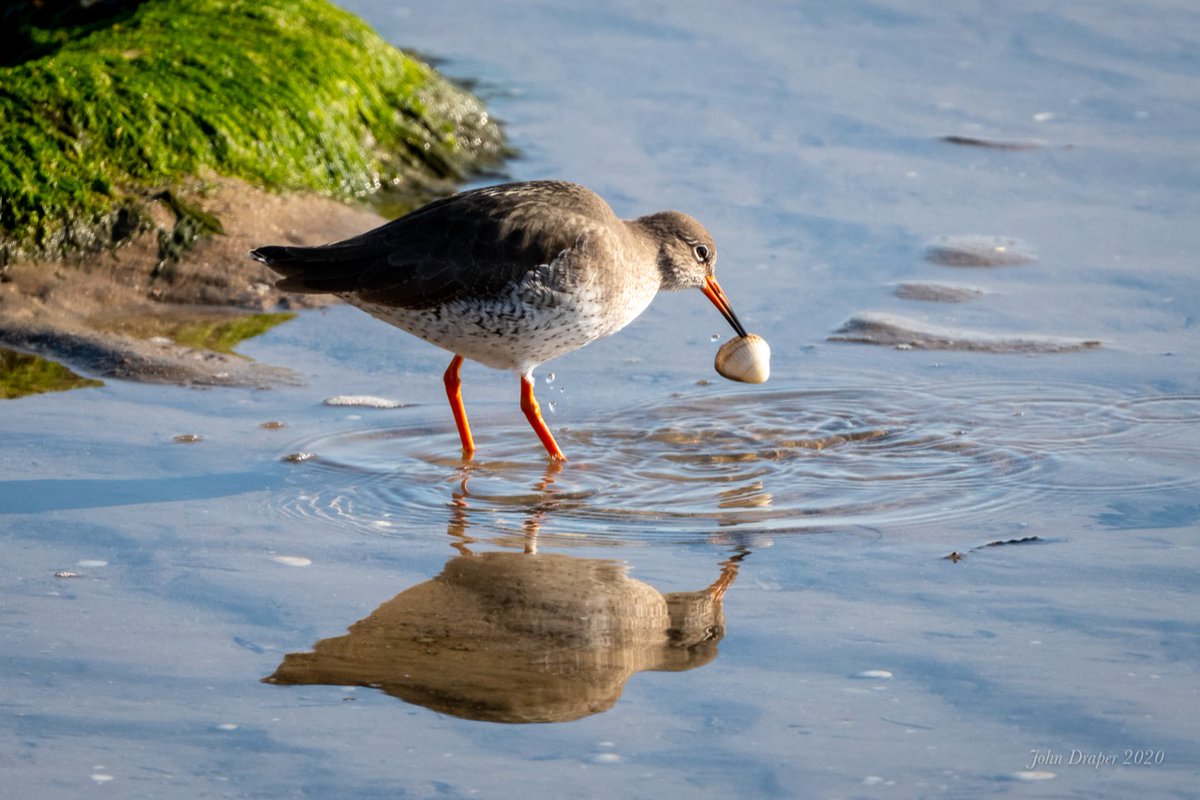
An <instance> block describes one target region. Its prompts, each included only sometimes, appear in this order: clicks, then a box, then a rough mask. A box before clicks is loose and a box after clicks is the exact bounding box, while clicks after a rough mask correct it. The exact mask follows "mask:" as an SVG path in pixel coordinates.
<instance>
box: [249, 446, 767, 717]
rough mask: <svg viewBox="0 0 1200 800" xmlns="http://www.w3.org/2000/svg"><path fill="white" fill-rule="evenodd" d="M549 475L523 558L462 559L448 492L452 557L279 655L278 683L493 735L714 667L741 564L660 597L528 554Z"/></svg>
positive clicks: (462, 505)
mask: <svg viewBox="0 0 1200 800" xmlns="http://www.w3.org/2000/svg"><path fill="white" fill-rule="evenodd" d="M553 472H554V470H553V468H551V471H550V472H549V473H547V475H546V478H545V479H544V480H543V481H542V482H540V483H539V485H538V487H536V488H537V489H538V490H539V492H540V493H541V494H542V495H543V496H544V499H545V501H546V502H539V503H537V504H535V505H534V506H532V507H531V508H530V516H529V519H528V520H527V521H526V524H525V530H524V547H523V552H512V551H508V552H480V553H476V552H473V551H472V550H471V544H473V543H474V540H473V539H471V538H470V537H469V536H468V535H467V528H468V514H469V504H468V500H469V497H470V495H469V493H468V491H467V478H466V477H464V479H463V481H462V484H461V491H460V492H456V493H455V501H454V504H453V507H452V508H453V510H452V519H451V523H450V529H449V533H450V535H451V537H452V538H453V540H454V542H453V545H454V547H455V548H456V549H457V550H458V551H459V555H457V556H455V557H454V558H452V559H450V560H449V561H448V562H447V563H446V566H445V568H444V569H443V570H442V572H441V574H439V575H438V576H437V577H435V578H433V579H431V580H428V581H426V582H424V583H421V584H418V585H416V586H413V587H412V588H410V589H406V590H405V591H403V592H401V593H400V594H398V595H396V596H395V597H393V598H392V599H391V600H388V601H387V602H386V603H384V604H383V605H381V606H380V607H379V608H377V609H376V610H375V611H374V613H372V614H371V615H370V616H369V617H367V618H366V619H363V620H360V621H358V622H356V623H354V624H353V625H352V626H350V629H349V633H348V634H347V635H345V636H339V637H336V638H331V639H323V640H321V641H319V642H317V643H316V645H315V646H314V647H313V651H312V652H310V653H291V654H289V655H287V656H286V657H285V658H284V660H283V663H282V664H280V665H279V668H278V669H276V670H275V672H274V674H272V675H271V676H269V677H267V678H264V679H263V680H264V681H265V682H267V683H275V684H289V685H302V684H326V685H338V686H370V687H375V688H379V689H382V690H383V691H385V692H387V693H388V694H390V695H392V696H394V697H398V698H400V699H401V700H404V701H406V702H409V703H415V704H418V705H422V706H425V707H427V708H430V709H433V710H434V711H438V712H440V713H445V714H452V715H454V716H457V717H463V718H466V719H474V720H486V721H491V722H511V723H528V722H564V721H568V720H574V719H579V718H582V717H586V716H589V715H591V714H597V713H599V712H602V711H606V710H608V709H609V708H611V707H612V706H613V705H614V704H615V703H616V701H617V699H618V698H619V697H620V695H621V691H622V689H623V688H624V686H625V682H626V681H627V680H629V678H630V677H631V676H633V675H634V674H636V673H638V672H641V671H643V670H658V671H682V670H688V669H693V668H695V667H700V666H703V665H705V664H707V663H708V662H710V661H712V660H713V659H714V658H715V657H716V655H717V644H718V642H720V640H721V638H722V637H723V636H724V633H725V617H724V611H723V606H722V599H723V597H724V594H725V591H726V590H727V589H728V588H729V587H730V585H731V584H732V583H733V580H734V577H735V576H736V575H737V571H738V565H739V563H740V562H741V561H742V559H744V558H745V557H746V556H747V555H748V554H749V551H747V550H746V549H744V548H738V549H737V550H735V552H734V554H733V555H732V556H731V557H730V558H728V559H726V560H724V561H722V562H721V563H720V573H719V575H718V577H717V578H716V580H714V581H713V582H712V583H711V584H710V585H709V586H706V587H704V588H703V589H700V590H699V591H694V592H669V593H666V594H663V593H661V592H659V591H658V590H657V589H655V588H654V587H652V586H650V585H649V584H646V583H643V582H642V581H638V580H634V579H632V578H630V577H629V576H628V575H627V574H626V570H625V568H624V566H623V565H622V564H621V563H620V562H617V561H613V560H609V559H597V558H579V557H577V556H571V555H566V554H564V553H544V552H538V551H537V534H538V529H539V527H540V525H541V523H542V520H543V518H544V517H545V516H546V514H548V513H551V509H552V508H553V497H552V492H551V491H550V489H551V484H552V483H553Z"/></svg>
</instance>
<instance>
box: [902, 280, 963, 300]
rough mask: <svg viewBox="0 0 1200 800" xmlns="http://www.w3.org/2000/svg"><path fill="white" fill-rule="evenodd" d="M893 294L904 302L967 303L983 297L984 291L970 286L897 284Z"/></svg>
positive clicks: (917, 283) (921, 283)
mask: <svg viewBox="0 0 1200 800" xmlns="http://www.w3.org/2000/svg"><path fill="white" fill-rule="evenodd" d="M892 293H893V294H895V295H896V297H899V298H902V299H904V300H926V301H929V302H932V303H967V302H970V301H971V300H975V299H977V298H979V297H983V290H981V289H975V288H973V287H970V286H951V285H948V284H945V283H923V282H911V283H900V284H897V285H896V288H895V289H894V290H893V292H892Z"/></svg>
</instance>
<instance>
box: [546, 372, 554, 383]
mask: <svg viewBox="0 0 1200 800" xmlns="http://www.w3.org/2000/svg"><path fill="white" fill-rule="evenodd" d="M545 381H546V385H547V386H549V385H550V384H552V383H554V373H553V372H548V373H546V378H545Z"/></svg>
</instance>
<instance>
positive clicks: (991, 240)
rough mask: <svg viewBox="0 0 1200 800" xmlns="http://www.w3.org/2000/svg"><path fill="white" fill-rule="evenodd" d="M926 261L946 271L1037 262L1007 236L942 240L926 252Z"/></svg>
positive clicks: (1019, 244) (954, 237)
mask: <svg viewBox="0 0 1200 800" xmlns="http://www.w3.org/2000/svg"><path fill="white" fill-rule="evenodd" d="M925 260H926V261H928V262H930V263H932V264H941V265H942V266H944V267H1012V266H1016V265H1018V264H1028V263H1029V262H1031V261H1035V260H1037V257H1036V256H1035V255H1034V254H1033V252H1032V251H1031V250H1030V249H1029V247H1028V246H1027V245H1026V244H1025V243H1024V242H1022V241H1020V240H1018V239H1010V238H1007V237H1004V236H986V235H978V234H973V235H966V236H939V237H937V238H936V239H934V240H933V241H932V242H930V243H929V245H928V246H927V247H926V248H925Z"/></svg>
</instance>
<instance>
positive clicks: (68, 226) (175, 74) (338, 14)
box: [0, 0, 505, 266]
mask: <svg viewBox="0 0 1200 800" xmlns="http://www.w3.org/2000/svg"><path fill="white" fill-rule="evenodd" d="M41 5H43V4H29V3H25V4H20V3H19V4H17V8H18V10H17V12H15V21H14V20H10V19H7V18H6V19H5V20H4V22H5V23H6V26H5V27H6V30H5V32H4V33H3V34H0V36H2V38H0V49H2V50H3V52H4V54H5V55H4V60H3V62H0V155H2V157H0V266H2V265H3V264H4V263H7V262H8V261H10V260H13V259H14V258H17V257H24V256H34V255H53V256H58V255H63V254H70V253H77V252H80V251H91V250H96V249H102V248H105V247H108V246H111V245H112V244H114V243H116V242H119V241H121V240H122V239H124V238H127V237H129V236H131V235H133V234H134V233H137V232H139V231H141V230H146V229H148V225H147V223H146V221H145V218H144V216H143V215H142V213H141V210H140V209H141V208H142V206H144V204H145V202H146V201H147V199H149V198H152V197H155V196H158V197H161V196H162V193H163V192H170V193H172V196H173V197H177V198H180V199H181V200H183V199H184V198H186V196H187V195H188V193H189V191H191V190H193V189H195V182H194V180H193V179H194V176H200V177H201V178H203V177H204V176H206V175H222V176H228V177H234V178H240V179H243V180H246V181H248V182H250V183H252V184H256V185H259V186H262V187H267V188H270V189H278V190H304V191H313V192H317V193H320V194H323V195H326V196H330V197H335V198H339V199H363V198H367V197H369V196H370V195H372V194H374V193H376V192H378V191H379V190H380V189H381V188H388V189H395V188H397V187H403V186H414V187H430V186H437V187H438V188H440V189H444V188H445V182H448V181H450V182H457V181H460V180H462V179H463V178H465V177H467V176H468V175H469V174H471V173H472V172H474V171H478V170H480V169H482V168H484V167H486V166H487V165H489V164H491V163H495V162H496V161H498V160H499V159H500V158H502V157H503V156H504V155H505V148H504V144H503V141H502V137H501V134H500V130H499V127H498V126H497V124H496V123H495V121H494V120H492V119H490V118H489V116H488V114H487V112H486V110H485V109H484V107H483V105H482V104H481V103H480V101H479V100H478V99H476V98H475V97H474V96H472V95H470V94H469V93H467V92H464V91H462V90H460V89H458V88H456V87H454V86H452V85H451V84H450V83H448V82H447V81H446V80H445V79H443V78H442V77H440V76H439V75H438V74H437V73H436V72H434V71H433V70H432V69H431V68H430V67H428V66H427V65H425V64H423V63H421V62H420V61H417V60H416V59H414V58H412V57H410V56H408V55H406V54H404V53H401V52H400V51H399V50H397V49H395V48H394V47H393V46H391V45H390V44H388V43H387V42H385V41H384V40H383V39H381V38H380V37H379V36H378V35H377V34H375V33H374V32H373V31H372V30H371V29H370V28H369V27H368V26H367V25H366V24H365V23H364V22H362V21H361V20H360V19H358V18H357V17H355V16H354V15H352V14H349V13H348V12H345V11H342V10H340V9H338V8H335V7H334V6H332V5H330V4H329V3H328V2H325V0H256V2H248V1H243V0H145V2H140V3H139V2H132V1H131V0H115V1H110V2H107V3H102V4H96V5H100V6H103V7H104V13H103V14H99V13H93V14H92V15H91V16H90V17H88V18H85V19H78V18H67V19H63V18H62V17H61V16H60V17H57V18H54V17H51V18H49V19H47V18H46V15H44V14H43V15H42V16H41V17H39V16H38V15H37V14H33V13H26V14H25V15H24V16H22V12H21V11H20V7H21V6H27V7H30V8H36V7H40V6H41ZM59 5H61V4H59ZM6 13H7V14H8V15H14V12H13V11H11V10H10V11H8V12H6ZM189 181H190V182H189ZM185 202H186V201H185ZM205 232H208V231H205V230H199V231H193V230H187V231H184V232H183V236H184V237H185V238H186V237H187V236H192V235H199V234H201V233H205ZM163 244H164V246H165V249H167V250H168V251H169V249H170V245H171V243H170V242H166V243H163ZM168 255H169V252H168Z"/></svg>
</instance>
